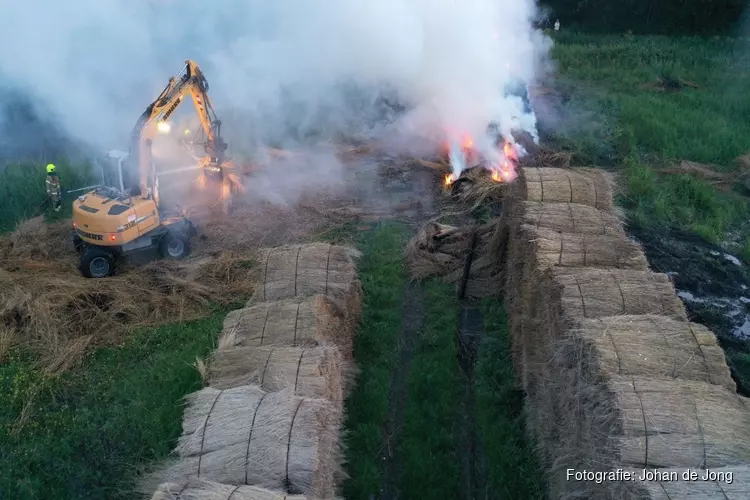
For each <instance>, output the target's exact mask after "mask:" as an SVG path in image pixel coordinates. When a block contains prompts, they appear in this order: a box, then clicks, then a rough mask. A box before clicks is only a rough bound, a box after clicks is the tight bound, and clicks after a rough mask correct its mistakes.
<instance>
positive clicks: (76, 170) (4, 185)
mask: <svg viewBox="0 0 750 500" xmlns="http://www.w3.org/2000/svg"><path fill="white" fill-rule="evenodd" d="M55 166H56V167H57V171H58V175H59V177H60V185H61V187H62V189H63V191H65V190H69V189H76V188H80V187H84V186H87V185H89V184H90V181H91V170H90V168H88V167H87V166H76V167H72V166H71V165H68V164H67V163H55ZM46 175H47V174H46V171H45V169H44V165H38V164H19V165H9V166H7V167H6V168H5V169H2V168H0V233H2V232H4V231H9V230H11V229H13V228H14V227H15V225H16V223H17V222H18V221H20V220H22V219H25V218H28V217H35V216H37V215H41V214H43V213H46V214H47V215H49V216H50V218H51V219H59V218H63V217H70V215H71V209H72V208H71V203H72V200H71V199H70V198H69V197H68V198H63V210H62V211H60V212H59V213H55V214H54V215H53V213H52V211H51V210H50V208H51V207H50V204H49V202H47V203H45V200H46V198H47V192H46V187H45V177H46ZM68 201H70V202H71V203H67V202H68Z"/></svg>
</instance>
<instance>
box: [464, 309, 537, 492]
mask: <svg viewBox="0 0 750 500" xmlns="http://www.w3.org/2000/svg"><path fill="white" fill-rule="evenodd" d="M482 310H483V313H484V324H485V336H484V338H483V339H482V343H481V345H480V346H479V357H478V359H477V365H476V373H475V384H474V385H475V395H476V396H475V397H476V411H477V421H478V427H479V436H480V442H481V443H482V448H483V450H484V454H485V460H486V464H487V491H492V492H494V495H495V496H496V497H497V498H524V499H528V500H534V499H542V498H544V491H545V490H544V481H543V475H542V469H541V466H540V465H539V463H538V462H537V460H536V457H535V455H534V450H533V449H531V447H530V446H529V444H528V443H527V442H526V439H525V434H524V416H523V412H522V411H521V405H522V396H521V394H520V393H518V391H516V390H515V388H514V378H515V374H514V373H513V360H512V358H511V353H510V337H509V332H508V322H507V316H506V313H505V308H504V306H503V304H502V303H501V302H500V301H499V300H498V299H486V300H485V301H484V303H483V304H482Z"/></svg>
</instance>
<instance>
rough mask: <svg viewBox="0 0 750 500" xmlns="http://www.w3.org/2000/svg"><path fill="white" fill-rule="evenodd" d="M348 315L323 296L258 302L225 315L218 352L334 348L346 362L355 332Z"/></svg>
mask: <svg viewBox="0 0 750 500" xmlns="http://www.w3.org/2000/svg"><path fill="white" fill-rule="evenodd" d="M348 316H350V315H347V313H346V310H344V309H342V308H341V307H339V305H338V304H337V303H336V302H334V301H333V300H332V299H331V298H330V297H328V296H326V295H315V296H312V297H297V298H294V299H288V300H279V301H275V302H261V303H257V304H255V305H252V306H250V307H245V308H243V309H237V310H235V311H232V312H230V313H229V314H227V317H226V319H225V320H224V328H223V330H222V334H221V338H220V339H219V349H220V350H224V349H231V348H233V347H261V346H288V347H314V346H317V345H335V346H338V347H339V348H340V349H341V352H342V354H343V355H344V357H346V358H347V359H349V358H351V356H352V344H353V336H354V330H353V325H352V323H351V321H349V319H348Z"/></svg>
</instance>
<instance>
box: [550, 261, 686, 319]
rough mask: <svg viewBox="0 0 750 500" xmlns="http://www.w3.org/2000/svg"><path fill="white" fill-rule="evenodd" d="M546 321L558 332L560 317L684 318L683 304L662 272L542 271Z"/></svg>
mask: <svg viewBox="0 0 750 500" xmlns="http://www.w3.org/2000/svg"><path fill="white" fill-rule="evenodd" d="M540 288H541V289H542V290H544V295H545V299H546V300H545V304H546V305H547V311H545V313H546V316H545V318H546V320H547V322H548V324H549V325H555V327H554V328H555V329H554V330H553V332H554V333H557V332H560V331H561V328H560V325H561V323H560V320H562V318H564V317H580V318H597V317H604V316H616V315H620V314H658V315H664V316H669V317H672V318H675V319H679V320H683V321H687V314H686V313H685V307H684V306H683V304H682V302H681V301H680V299H679V298H677V295H676V293H675V290H674V287H673V286H672V283H671V282H670V281H669V277H668V276H667V275H666V274H661V273H652V272H649V271H635V270H629V269H591V268H565V269H558V268H554V269H550V270H549V271H547V273H546V277H545V280H544V283H542V284H541V285H540Z"/></svg>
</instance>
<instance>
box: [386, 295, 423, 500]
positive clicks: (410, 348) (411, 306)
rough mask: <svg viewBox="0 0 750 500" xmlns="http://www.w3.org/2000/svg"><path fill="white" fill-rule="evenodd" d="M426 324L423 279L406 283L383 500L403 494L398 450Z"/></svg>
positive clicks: (391, 396)
mask: <svg viewBox="0 0 750 500" xmlns="http://www.w3.org/2000/svg"><path fill="white" fill-rule="evenodd" d="M423 325H424V290H423V287H422V285H421V283H419V282H415V281H409V282H407V283H406V285H405V286H404V291H403V309H402V324H401V335H400V336H399V344H398V349H399V353H398V363H397V365H396V368H395V370H394V372H393V374H392V378H391V387H390V394H389V398H388V420H387V421H386V426H385V429H384V430H383V435H384V437H385V444H384V449H383V452H382V454H381V460H382V461H383V464H384V475H383V485H382V488H381V494H380V499H381V500H397V499H399V498H400V496H399V490H398V486H399V473H400V471H401V470H402V467H403V461H402V460H401V457H400V456H399V455H398V454H397V453H396V450H397V448H398V443H399V439H400V436H401V433H402V431H403V428H404V413H405V410H406V402H407V396H408V379H409V368H410V366H411V361H412V359H413V358H414V354H415V352H416V349H417V345H418V342H419V331H420V330H421V329H422V327H423Z"/></svg>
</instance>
